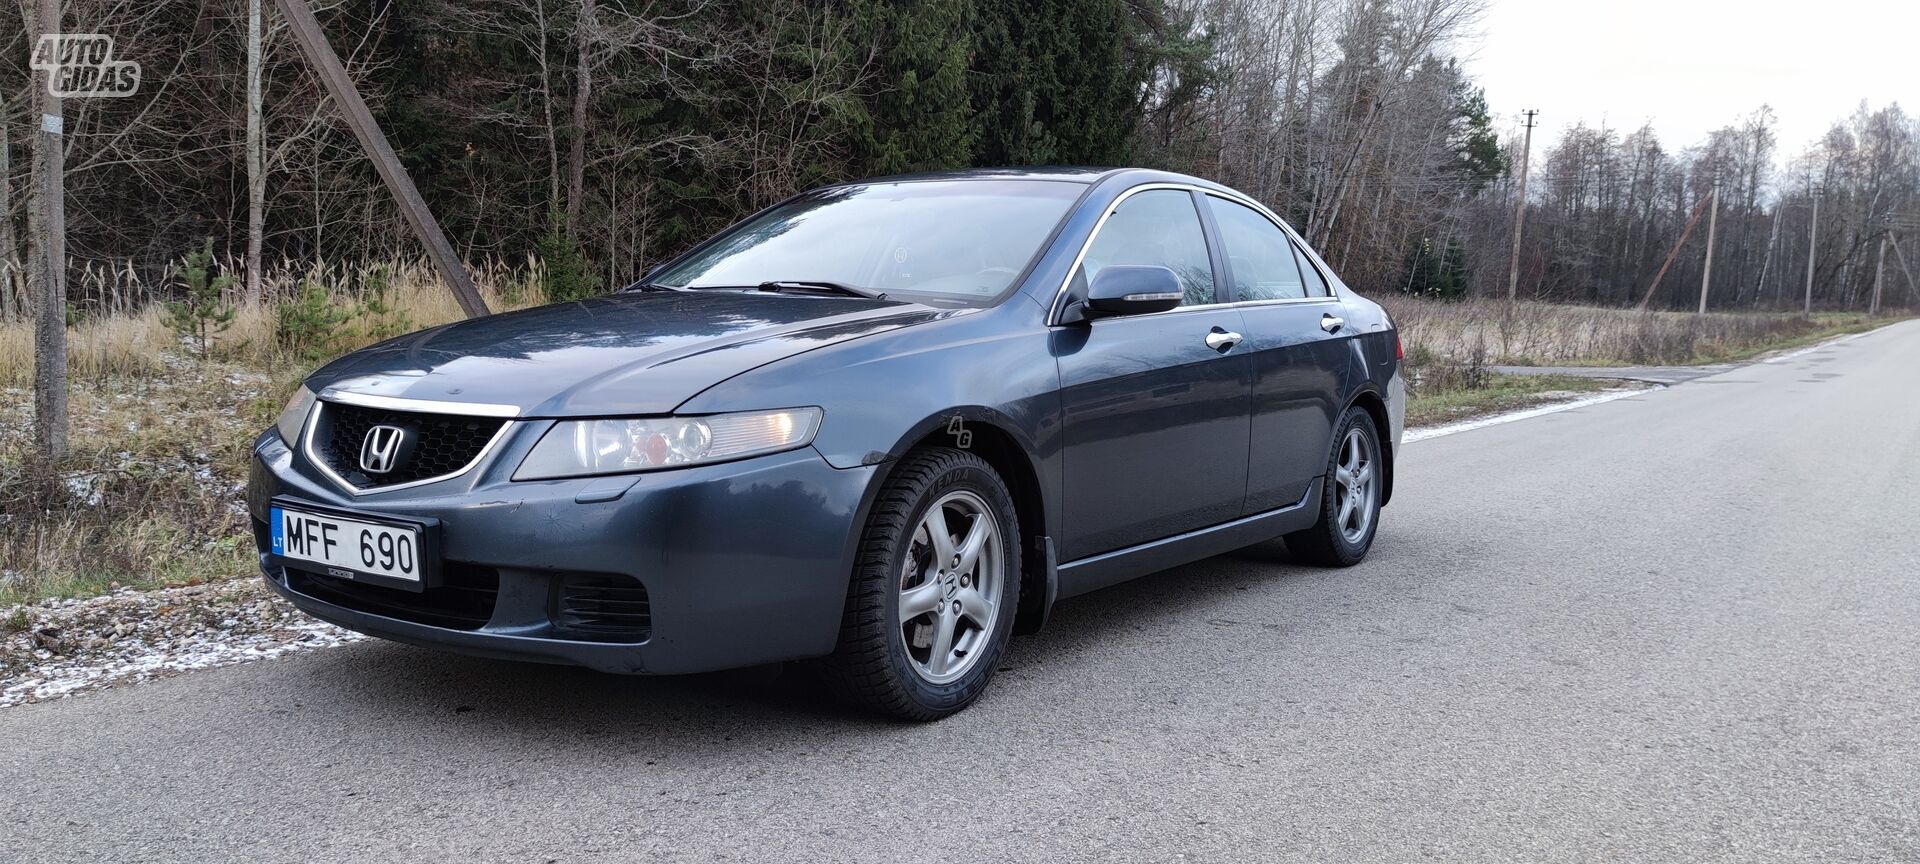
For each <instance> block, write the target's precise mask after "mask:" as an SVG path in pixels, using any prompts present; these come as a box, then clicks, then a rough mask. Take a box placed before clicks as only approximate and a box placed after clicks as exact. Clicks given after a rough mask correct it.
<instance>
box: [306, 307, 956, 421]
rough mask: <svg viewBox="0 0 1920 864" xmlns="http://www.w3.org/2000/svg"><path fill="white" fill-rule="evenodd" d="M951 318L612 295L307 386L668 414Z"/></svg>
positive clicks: (369, 351) (415, 347)
mask: <svg viewBox="0 0 1920 864" xmlns="http://www.w3.org/2000/svg"><path fill="white" fill-rule="evenodd" d="M952 314H956V313H955V312H951V311H942V310H937V309H933V308H931V307H927V306H922V305H919V304H915V303H905V302H899V301H891V300H866V299H858V298H842V297H818V296H805V295H794V294H771V293H757V292H752V293H749V292H732V291H721V292H716V291H700V292H692V291H687V292H645V293H633V294H614V295H609V296H606V297H597V298H594V299H591V300H582V301H578V302H573V303H556V304H553V305H551V306H541V307H538V308H534V309H527V310H523V311H520V312H512V313H507V314H504V315H491V316H488V317H485V318H476V319H471V320H467V321H461V322H458V323H455V324H449V325H446V326H444V327H436V328H434V329H432V330H424V331H421V332H419V333H414V334H412V335H408V336H402V337H400V338H398V339H393V340H389V341H387V342H383V343H380V344H378V345H374V346H372V347H369V348H364V349H362V350H360V351H356V352H354V353H352V354H348V355H346V356H345V357H342V358H340V359H338V360H335V361H334V362H332V363H329V364H327V365H326V366H325V367H323V368H321V369H320V371H318V372H315V373H314V374H313V376H312V377H310V378H309V379H308V380H307V384H308V386H309V387H312V388H313V389H314V390H316V391H320V392H322V393H323V394H324V393H325V392H326V391H328V390H333V391H344V392H351V393H358V394H366V395H375V396H389V397H398V398H404V399H416V400H429V401H434V402H453V403H467V404H486V405H511V406H513V407H514V408H517V409H519V412H520V414H521V415H522V416H526V417H590V416H608V415H617V414H665V413H668V412H671V411H672V410H673V409H674V407H675V406H677V405H679V404H680V403H682V402H685V401H686V400H687V399H689V398H691V397H693V396H694V395H695V394H698V393H699V392H700V391H702V390H705V389H707V388H708V387H711V386H713V385H714V384H717V383H719V382H721V381H724V380H726V379H728V378H731V377H733V376H735V375H738V374H740V373H742V372H745V371H747V370H749V369H753V368H755V367H757V366H762V365H765V364H767V363H771V362H773V361H775V360H779V359H782V358H785V357H790V356H793V355H795V354H798V353H801V352H804V351H810V350H812V349H815V348H820V347H824V346H827V345H832V344H835V343H838V342H844V341H846V340H849V339H857V338H859V337H861V336H866V335H870V334H873V333H880V332H883V331H887V330H893V329H896V328H899V327H904V326H908V325H911V324H916V323H920V322H922V321H928V320H932V319H934V318H939V317H944V316H947V315H952ZM767 407H770V408H772V407H785V406H772V405H770V406H767Z"/></svg>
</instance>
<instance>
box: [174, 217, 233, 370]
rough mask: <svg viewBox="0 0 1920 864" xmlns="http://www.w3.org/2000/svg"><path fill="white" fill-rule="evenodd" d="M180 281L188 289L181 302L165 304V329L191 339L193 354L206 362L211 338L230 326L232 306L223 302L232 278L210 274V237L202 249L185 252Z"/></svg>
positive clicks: (211, 241)
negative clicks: (168, 328) (169, 328)
mask: <svg viewBox="0 0 1920 864" xmlns="http://www.w3.org/2000/svg"><path fill="white" fill-rule="evenodd" d="M182 266H183V273H182V276H181V278H182V280H183V281H184V284H185V286H186V289H187V296H186V299H184V300H178V301H174V300H169V301H167V316H166V320H167V326H168V327H171V328H173V332H175V333H178V334H180V335H181V336H182V337H184V338H186V339H188V340H190V341H191V342H192V344H193V346H194V349H195V353H197V354H199V355H200V359H202V360H205V359H207V356H208V355H209V354H210V353H211V352H212V350H213V337H214V336H215V335H216V334H219V333H225V332H226V330H227V328H228V327H231V326H233V307H232V306H229V305H227V304H226V303H225V302H224V300H223V299H222V298H223V297H224V295H225V294H226V291H227V288H228V287H230V286H232V285H233V277H232V276H230V275H228V274H225V273H222V274H220V275H219V276H212V275H210V271H211V270H212V268H213V238H211V237H209V238H207V243H206V245H205V246H202V247H201V248H199V249H197V250H195V251H193V252H189V253H187V257H186V260H185V262H183V265H182Z"/></svg>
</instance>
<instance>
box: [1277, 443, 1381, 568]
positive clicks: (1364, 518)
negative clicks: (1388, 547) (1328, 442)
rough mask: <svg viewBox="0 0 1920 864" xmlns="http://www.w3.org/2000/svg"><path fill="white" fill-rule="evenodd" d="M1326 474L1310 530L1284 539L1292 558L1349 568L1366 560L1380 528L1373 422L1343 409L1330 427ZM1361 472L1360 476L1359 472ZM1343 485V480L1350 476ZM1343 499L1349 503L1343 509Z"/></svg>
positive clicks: (1377, 448) (1378, 462)
mask: <svg viewBox="0 0 1920 864" xmlns="http://www.w3.org/2000/svg"><path fill="white" fill-rule="evenodd" d="M1331 450H1332V452H1330V453H1328V454H1327V473H1326V477H1325V479H1324V480H1323V481H1322V483H1321V486H1320V488H1321V490H1322V491H1321V495H1320V514H1319V519H1317V520H1316V521H1315V522H1314V523H1313V527H1311V528H1307V529H1304V530H1300V531H1295V532H1293V533H1291V534H1288V535H1286V537H1285V538H1284V539H1285V540H1286V544H1287V551H1289V552H1291V553H1293V555H1294V557H1295V558H1298V559H1300V560H1301V561H1304V562H1306V563H1308V564H1315V565H1319V566H1321V567H1352V566H1353V565H1355V564H1358V563H1360V562H1361V561H1364V560H1366V557H1367V550H1369V549H1371V548H1373V537H1374V534H1375V533H1376V532H1378V531H1379V529H1380V499H1381V493H1382V492H1383V491H1385V489H1386V483H1385V481H1386V477H1385V475H1384V473H1383V472H1384V470H1385V468H1386V462H1385V460H1384V459H1382V458H1381V456H1380V453H1381V449H1380V432H1379V430H1378V429H1376V428H1374V425H1373V417H1372V416H1371V415H1369V414H1367V412H1366V411H1365V410H1364V409H1361V408H1359V407H1353V408H1348V409H1347V413H1346V415H1345V416H1343V417H1341V418H1340V425H1339V426H1337V427H1335V430H1334V435H1333V447H1332V448H1331ZM1361 472H1364V473H1361ZM1356 476H1357V479H1355V480H1353V481H1351V482H1350V481H1349V480H1348V479H1347V478H1349V477H1356ZM1349 500H1352V501H1353V503H1352V504H1351V507H1352V508H1353V509H1348V508H1349V503H1348V502H1349Z"/></svg>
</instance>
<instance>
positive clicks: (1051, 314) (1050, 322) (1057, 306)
mask: <svg viewBox="0 0 1920 864" xmlns="http://www.w3.org/2000/svg"><path fill="white" fill-rule="evenodd" d="M1156 189H1174V190H1178V191H1183V192H1187V193H1193V192H1199V193H1201V194H1203V195H1212V196H1214V197H1216V198H1222V199H1225V200H1227V201H1232V202H1234V203H1235V204H1244V205H1246V206H1247V207H1250V208H1252V209H1253V210H1254V212H1256V213H1259V214H1260V215H1262V216H1265V217H1267V219H1268V221H1271V222H1272V223H1273V224H1274V225H1275V226H1276V227H1278V228H1279V229H1280V233H1281V234H1283V235H1285V236H1286V237H1287V238H1288V239H1289V240H1292V241H1293V242H1295V243H1298V244H1300V248H1301V250H1303V251H1305V252H1306V253H1307V256H1308V258H1309V260H1308V261H1307V263H1308V264H1310V265H1312V266H1313V267H1315V268H1316V269H1318V270H1319V271H1320V277H1321V278H1322V279H1325V280H1326V283H1327V290H1328V291H1330V292H1332V293H1330V294H1328V295H1327V296H1325V297H1278V298H1273V299H1268V300H1235V301H1233V302H1231V303H1206V304H1202V305H1199V306H1175V307H1174V308H1172V309H1168V310H1167V311H1165V312H1149V313H1147V316H1152V315H1170V314H1173V313H1174V312H1181V311H1186V310H1192V309H1218V308H1226V307H1232V308H1239V307H1244V306H1265V305H1269V304H1276V303H1327V302H1332V301H1337V300H1339V299H1340V289H1339V288H1337V287H1335V286H1336V285H1338V280H1336V279H1333V278H1332V277H1330V276H1328V275H1327V269H1326V268H1325V267H1324V266H1322V264H1321V262H1320V257H1319V255H1318V253H1315V252H1314V251H1313V249H1312V247H1309V246H1308V245H1307V241H1305V240H1302V239H1300V235H1299V234H1296V233H1295V232H1294V230H1293V229H1292V228H1290V227H1288V226H1287V223H1286V221H1285V220H1283V219H1281V218H1280V217H1278V216H1275V215H1274V214H1273V211H1272V210H1268V209H1267V208H1266V207H1264V206H1262V205H1261V204H1260V202H1258V201H1255V200H1253V199H1251V198H1247V197H1246V196H1244V195H1240V194H1237V193H1228V192H1222V191H1220V190H1218V189H1209V188H1207V187H1204V186H1196V185H1194V184H1192V183H1168V182H1159V183H1142V184H1140V185H1138V186H1134V187H1131V188H1129V189H1127V191H1125V192H1122V193H1120V196H1119V197H1117V198H1115V199H1113V203H1112V204H1108V205H1107V210H1106V212H1105V213H1102V214H1100V221H1098V222H1095V223H1093V230H1092V231H1090V232H1088V233H1087V239H1086V240H1084V241H1082V242H1081V244H1080V251H1079V252H1078V253H1077V254H1075V255H1074V256H1073V264H1072V265H1071V266H1069V267H1067V278H1065V279H1063V280H1061V282H1060V287H1059V288H1057V289H1054V292H1053V302H1052V303H1051V304H1050V305H1049V306H1048V307H1047V326H1048V327H1059V326H1061V322H1060V319H1061V317H1062V316H1064V315H1065V314H1066V306H1065V301H1066V297H1067V289H1069V288H1071V287H1073V277H1074V276H1075V275H1076V274H1078V273H1079V272H1080V267H1081V265H1082V264H1084V263H1086V259H1087V250H1088V249H1091V248H1093V241H1094V240H1096V239H1098V238H1099V237H1100V229H1102V228H1105V227H1107V220H1108V219H1110V218H1112V217H1113V213H1114V211H1115V210H1118V209H1120V205H1122V204H1125V203H1126V202H1127V199H1128V198H1132V197H1133V196H1135V195H1137V194H1139V193H1141V192H1150V191H1153V190H1156ZM1194 216H1195V218H1199V217H1200V214H1199V213H1195V214H1194ZM1205 229H1206V225H1205V220H1204V219H1203V220H1202V224H1201V230H1202V231H1204V230H1205ZM1211 239H1212V242H1218V239H1219V238H1211ZM1289 251H1291V250H1289ZM1216 275H1218V274H1216ZM1127 317H1129V318H1140V317H1146V316H1140V315H1129V316H1127Z"/></svg>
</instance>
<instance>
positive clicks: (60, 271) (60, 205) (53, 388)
mask: <svg viewBox="0 0 1920 864" xmlns="http://www.w3.org/2000/svg"><path fill="white" fill-rule="evenodd" d="M36 9H37V11H38V13H39V14H38V18H37V19H36V20H37V30H38V31H39V32H37V33H29V34H27V35H28V36H29V37H30V46H29V50H33V49H32V46H34V45H37V44H38V43H39V39H40V36H41V35H42V34H47V33H59V32H60V0H39V3H38V5H37V7H36ZM54 52H55V56H56V57H57V56H58V54H59V48H58V46H55V49H54ZM46 74H47V76H48V77H49V78H51V77H52V76H54V75H57V74H59V70H58V69H57V68H55V69H49V70H47V73H46ZM35 83H37V84H41V85H42V86H41V87H40V89H39V105H40V111H39V112H38V113H39V115H40V116H39V118H38V119H39V128H38V129H37V131H35V132H34V136H33V201H32V203H31V206H29V207H28V208H27V273H28V282H29V284H30V285H32V290H31V293H32V294H33V303H34V312H35V319H34V321H35V323H34V328H33V437H34V445H35V447H36V448H37V449H38V451H39V454H40V456H41V457H42V458H44V459H46V460H48V461H52V460H55V459H59V458H60V457H62V456H65V455H66V454H67V201H66V113H65V110H64V107H63V105H62V101H61V99H60V97H59V96H56V95H54V91H53V88H52V86H50V82H39V81H36V82H35Z"/></svg>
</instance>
